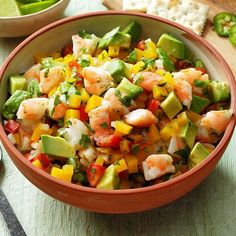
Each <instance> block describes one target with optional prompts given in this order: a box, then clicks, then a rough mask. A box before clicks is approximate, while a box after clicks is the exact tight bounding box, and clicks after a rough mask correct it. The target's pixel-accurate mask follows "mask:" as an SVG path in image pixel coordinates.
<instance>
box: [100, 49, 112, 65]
mask: <svg viewBox="0 0 236 236" xmlns="http://www.w3.org/2000/svg"><path fill="white" fill-rule="evenodd" d="M110 59H111V58H110V57H109V55H108V52H107V51H106V50H103V51H102V52H101V53H100V54H99V55H98V60H99V61H100V62H103V61H108V60H110Z"/></svg>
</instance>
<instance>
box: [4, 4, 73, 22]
mask: <svg viewBox="0 0 236 236" xmlns="http://www.w3.org/2000/svg"><path fill="white" fill-rule="evenodd" d="M66 1H67V2H68V3H69V1H70V0H59V1H58V2H56V3H54V4H53V5H52V6H50V7H48V8H45V9H44V10H42V11H38V12H35V13H32V14H28V15H20V16H7V17H5V16H0V21H4V20H5V21H7V20H18V19H27V18H30V17H33V16H38V15H41V14H44V13H45V12H48V11H50V10H51V9H53V8H54V7H57V6H59V5H61V4H62V3H63V2H66Z"/></svg>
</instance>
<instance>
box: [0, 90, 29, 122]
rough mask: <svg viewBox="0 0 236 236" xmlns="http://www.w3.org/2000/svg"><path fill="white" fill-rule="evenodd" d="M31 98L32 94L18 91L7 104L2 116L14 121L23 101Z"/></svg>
mask: <svg viewBox="0 0 236 236" xmlns="http://www.w3.org/2000/svg"><path fill="white" fill-rule="evenodd" d="M28 98H30V93H29V92H27V91H23V90H16V91H15V92H14V93H13V94H12V95H11V97H10V98H8V100H7V101H6V102H5V104H4V106H3V108H2V116H3V117H4V118H6V119H14V118H15V116H16V112H17V111H18V109H19V106H20V104H21V102H22V101H24V100H25V99H28Z"/></svg>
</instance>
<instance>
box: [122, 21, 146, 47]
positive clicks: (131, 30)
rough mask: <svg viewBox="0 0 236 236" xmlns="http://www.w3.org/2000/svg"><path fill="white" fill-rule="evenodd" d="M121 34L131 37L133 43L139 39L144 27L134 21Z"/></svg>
mask: <svg viewBox="0 0 236 236" xmlns="http://www.w3.org/2000/svg"><path fill="white" fill-rule="evenodd" d="M121 32H122V33H124V34H129V35H130V36H131V42H132V43H133V42H136V41H137V40H138V39H139V37H140V35H141V33H142V27H141V25H140V24H139V23H138V22H137V21H132V22H131V23H130V24H129V25H127V26H126V27H125V28H124V29H123V30H122V31H121Z"/></svg>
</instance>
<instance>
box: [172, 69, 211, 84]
mask: <svg viewBox="0 0 236 236" xmlns="http://www.w3.org/2000/svg"><path fill="white" fill-rule="evenodd" d="M173 77H174V79H181V80H186V81H188V82H189V83H190V84H191V85H193V84H194V80H196V79H197V80H207V79H209V77H208V75H206V74H205V75H202V72H201V71H199V70H196V69H195V68H188V69H183V70H180V71H178V72H174V73H173Z"/></svg>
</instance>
